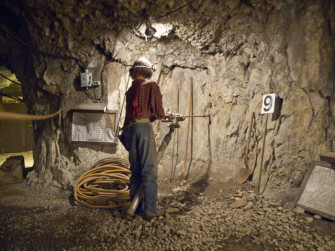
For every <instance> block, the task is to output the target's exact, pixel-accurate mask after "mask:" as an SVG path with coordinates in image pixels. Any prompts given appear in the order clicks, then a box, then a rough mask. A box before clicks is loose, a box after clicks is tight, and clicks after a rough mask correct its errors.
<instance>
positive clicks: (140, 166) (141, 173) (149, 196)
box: [122, 58, 165, 219]
mask: <svg viewBox="0 0 335 251" xmlns="http://www.w3.org/2000/svg"><path fill="white" fill-rule="evenodd" d="M154 70H155V68H154V66H153V65H152V64H151V63H150V61H149V60H147V59H146V58H139V59H138V60H136V61H135V62H134V64H133V66H132V67H131V69H130V70H129V74H130V76H131V78H132V79H133V82H132V86H131V87H130V88H129V89H128V91H127V92H126V117H125V121H124V125H123V133H122V141H123V143H124V146H125V147H126V149H127V150H128V151H129V162H130V170H131V172H132V175H131V177H130V200H133V198H134V196H135V194H136V191H137V189H138V188H139V186H140V185H141V183H142V184H143V195H144V200H143V202H144V214H145V218H147V219H151V218H153V217H155V216H157V208H156V201H157V190H158V187H157V153H156V143H155V136H154V132H153V129H152V126H151V122H153V121H155V120H156V119H163V118H164V116H165V112H164V108H163V105H162V94H161V92H160V89H159V86H158V85H157V83H156V82H154V81H149V79H150V78H151V77H152V74H153V72H154ZM142 210H143V209H142V203H140V205H139V207H138V209H137V212H140V211H142Z"/></svg>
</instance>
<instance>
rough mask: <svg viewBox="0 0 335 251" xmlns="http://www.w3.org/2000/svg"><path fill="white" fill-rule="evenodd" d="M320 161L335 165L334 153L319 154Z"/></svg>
mask: <svg viewBox="0 0 335 251" xmlns="http://www.w3.org/2000/svg"><path fill="white" fill-rule="evenodd" d="M320 160H322V161H326V162H329V163H332V164H335V152H325V153H322V154H320Z"/></svg>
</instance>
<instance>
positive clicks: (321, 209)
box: [296, 162, 335, 220]
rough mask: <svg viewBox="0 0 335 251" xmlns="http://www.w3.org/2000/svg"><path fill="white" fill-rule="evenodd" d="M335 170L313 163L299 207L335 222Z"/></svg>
mask: <svg viewBox="0 0 335 251" xmlns="http://www.w3.org/2000/svg"><path fill="white" fill-rule="evenodd" d="M334 184H335V170H334V169H332V168H329V167H326V166H322V164H320V162H319V163H317V164H315V163H313V166H312V167H311V168H310V169H309V171H308V172H307V173H306V176H305V178H304V181H303V183H302V186H301V193H300V196H299V197H298V200H297V203H296V204H297V206H300V207H302V208H304V209H305V210H306V211H309V212H311V213H314V214H318V215H321V216H323V217H325V218H328V219H331V220H335V186H334Z"/></svg>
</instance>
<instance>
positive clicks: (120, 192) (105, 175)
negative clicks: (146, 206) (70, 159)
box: [73, 157, 131, 208]
mask: <svg viewBox="0 0 335 251" xmlns="http://www.w3.org/2000/svg"><path fill="white" fill-rule="evenodd" d="M129 166H130V164H129V161H128V160H125V159H122V158H114V157H112V158H106V159H102V160H100V161H98V162H97V163H96V164H95V165H94V166H93V167H92V169H90V170H88V171H87V172H85V173H84V174H83V175H81V176H80V177H79V179H78V180H77V182H76V184H75V186H74V190H73V192H74V198H75V200H76V201H78V202H79V203H81V204H83V205H85V206H87V207H90V208H122V207H126V206H129V205H130V198H129V178H130V175H131V171H130V170H129Z"/></svg>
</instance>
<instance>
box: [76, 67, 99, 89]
mask: <svg viewBox="0 0 335 251" xmlns="http://www.w3.org/2000/svg"><path fill="white" fill-rule="evenodd" d="M96 86H100V81H93V77H92V72H89V71H88V70H86V71H85V72H83V73H81V74H80V87H82V88H88V87H96Z"/></svg>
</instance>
